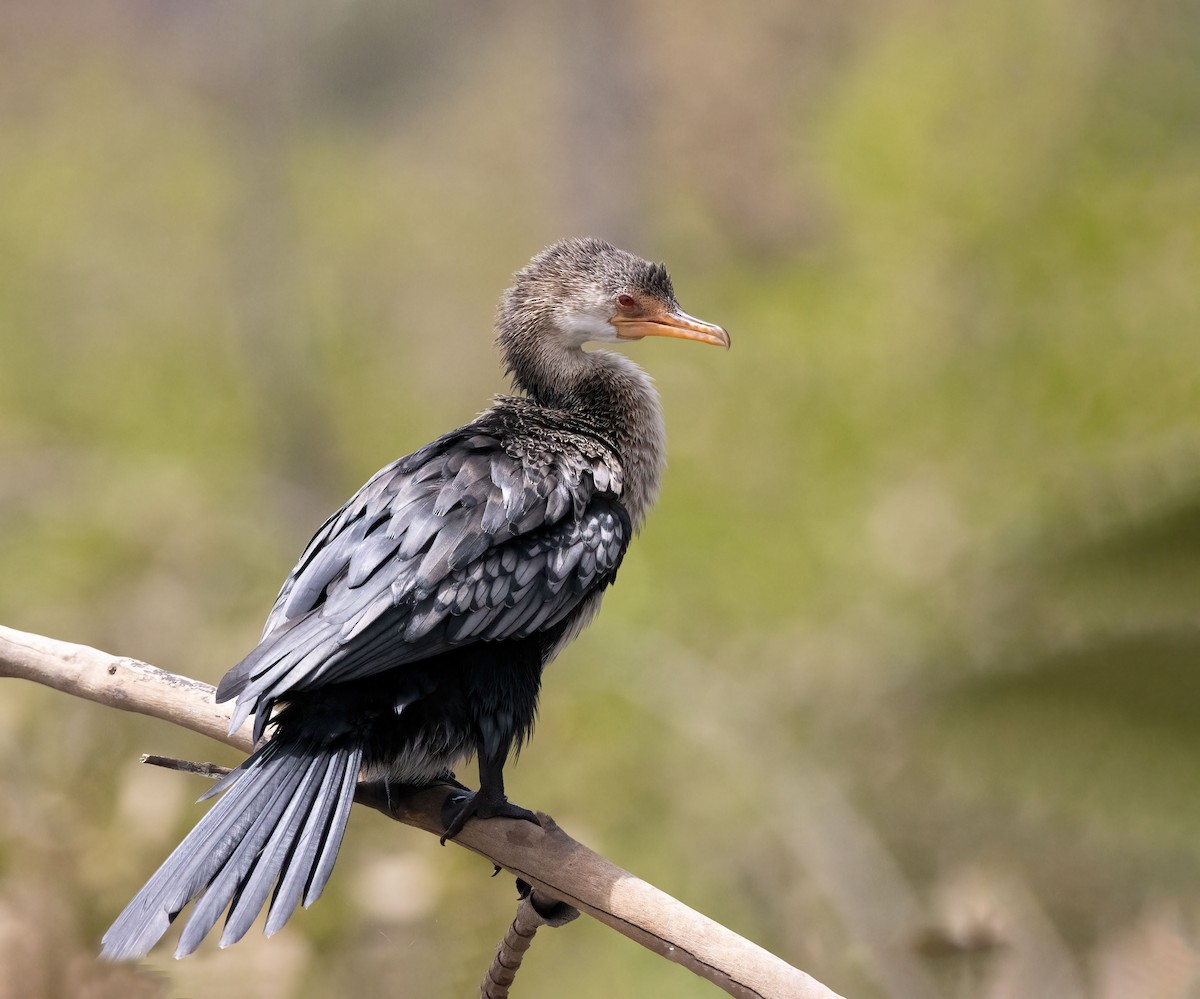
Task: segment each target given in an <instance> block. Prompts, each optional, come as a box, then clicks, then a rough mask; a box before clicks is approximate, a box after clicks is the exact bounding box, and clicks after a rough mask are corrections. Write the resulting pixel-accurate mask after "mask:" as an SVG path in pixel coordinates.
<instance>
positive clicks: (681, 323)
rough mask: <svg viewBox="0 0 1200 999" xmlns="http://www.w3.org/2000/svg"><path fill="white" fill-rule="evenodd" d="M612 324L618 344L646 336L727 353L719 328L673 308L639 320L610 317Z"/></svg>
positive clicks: (727, 346)
mask: <svg viewBox="0 0 1200 999" xmlns="http://www.w3.org/2000/svg"><path fill="white" fill-rule="evenodd" d="M612 324H613V326H615V327H616V329H617V336H618V337H619V338H620V339H622V340H640V339H642V337H647V336H674V337H679V338H680V339H683V340H698V341H700V343H711V344H713V345H715V346H717V347H724V348H725V349H726V350H728V349H729V334H728V333H726V332H725V330H724V329H722V328H721V327H720V326H714V325H713V324H712V323H706V322H703V321H702V320H700V319H696V318H695V317H694V316H689V315H688V314H687V313H686V312H684V311H683V310H682V309H680V308H679V307H678V306H676V307H675V308H673V309H666V308H664V309H660V310H659V311H656V312H651V313H649V314H643V315H640V316H625V315H621V314H620V313H618V314H617V315H615V316H613V318H612Z"/></svg>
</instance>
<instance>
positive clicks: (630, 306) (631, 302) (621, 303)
mask: <svg viewBox="0 0 1200 999" xmlns="http://www.w3.org/2000/svg"><path fill="white" fill-rule="evenodd" d="M617 308H618V309H620V310H621V311H622V312H633V310H634V309H636V308H637V299H636V298H634V297H633V296H632V295H618V296H617Z"/></svg>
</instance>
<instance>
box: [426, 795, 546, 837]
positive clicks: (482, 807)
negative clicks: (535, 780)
mask: <svg viewBox="0 0 1200 999" xmlns="http://www.w3.org/2000/svg"><path fill="white" fill-rule="evenodd" d="M470 818H479V819H495V818H505V819H523V820H524V821H526V822H532V823H533V824H534V825H535V826H540V825H541V824H542V823H541V820H540V819H539V818H538V817H537V816H536V815H535V814H534V813H533V812H531V811H530V810H529V809H528V808H522V807H521V806H520V805H514V804H513V803H512V802H511V801H509V800H508V799H507V798H506V797H505V796H504V795H502V794H501V795H494V794H487V793H486V792H484V791H475V792H474V793H472V794H452V795H450V797H449V798H447V799H446V804H445V805H443V806H442V821H443V822H444V823H445V824H446V831H445V832H443V833H442V836H441V843H442V846H445V845H446V840H448V839H454V837H455V836H457V835H458V834H459V833H460V832H462V828H463V826H465V825H466V824H467V820H468V819H470Z"/></svg>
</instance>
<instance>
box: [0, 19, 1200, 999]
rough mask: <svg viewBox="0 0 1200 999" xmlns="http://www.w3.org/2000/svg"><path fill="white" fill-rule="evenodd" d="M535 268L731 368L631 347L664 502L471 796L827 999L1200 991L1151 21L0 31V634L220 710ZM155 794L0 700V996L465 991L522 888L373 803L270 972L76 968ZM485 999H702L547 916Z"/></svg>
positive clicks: (1173, 343)
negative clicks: (599, 255)
mask: <svg viewBox="0 0 1200 999" xmlns="http://www.w3.org/2000/svg"><path fill="white" fill-rule="evenodd" d="M576 232H592V233H595V234H597V235H602V236H607V237H609V238H612V239H614V240H616V241H619V242H621V243H623V244H625V245H628V246H629V247H630V248H632V249H635V250H638V251H640V252H642V253H644V254H646V255H649V256H653V257H656V258H661V259H664V260H666V261H667V262H668V263H669V264H670V266H671V268H672V271H673V274H674V277H675V281H676V286H677V289H678V291H679V294H680V298H681V301H682V302H683V304H684V306H685V308H687V309H689V310H690V311H692V312H694V313H696V314H697V315H701V316H704V317H706V318H709V319H711V320H713V321H716V322H720V323H722V324H725V325H726V326H728V328H729V329H730V330H731V332H732V335H733V341H734V349H733V350H732V351H731V352H730V353H729V354H728V355H722V354H720V353H718V352H715V351H707V350H703V349H701V348H698V347H692V346H682V345H680V344H677V343H670V342H663V343H649V344H645V345H642V346H639V347H637V348H635V349H636V356H637V359H638V361H639V362H641V363H642V364H644V365H645V367H647V368H648V369H649V370H651V371H652V372H653V374H654V375H655V377H656V378H657V380H658V384H659V386H660V388H661V391H662V394H663V397H664V402H665V407H666V410H667V415H668V423H669V429H670V436H671V467H670V472H669V477H668V480H667V484H666V489H665V493H664V495H663V498H662V501H661V504H660V506H659V508H658V509H657V510H656V511H655V513H654V515H653V517H652V519H651V521H650V523H649V525H648V527H647V529H646V531H645V532H644V534H643V537H642V538H640V539H639V541H638V543H637V545H636V546H635V548H634V549H633V550H632V552H631V554H630V557H629V558H628V560H627V561H626V563H625V567H624V568H623V569H622V574H621V576H622V578H621V581H620V585H618V586H617V587H616V589H615V590H614V591H613V593H612V594H611V595H610V596H609V598H608V600H607V604H606V607H605V612H604V613H603V614H602V615H601V617H600V619H599V621H598V622H597V623H596V624H595V625H594V626H593V627H592V628H591V629H590V631H589V632H588V633H587V634H586V635H585V637H584V638H583V639H582V640H581V641H580V642H578V643H577V644H576V645H575V646H574V647H573V648H572V649H571V650H570V651H569V652H568V653H567V654H565V655H564V656H563V657H562V658H561V659H560V660H559V661H558V663H556V664H555V666H554V667H553V668H552V670H551V672H550V674H549V675H548V678H547V686H546V690H545V696H544V700H543V707H542V721H541V723H540V727H539V731H538V733H537V735H536V737H535V739H534V741H533V743H532V745H531V746H530V747H529V749H528V750H527V751H526V753H525V754H524V756H523V758H522V759H521V761H520V764H519V766H517V767H515V768H512V769H511V771H510V789H511V793H512V795H513V797H514V799H515V800H517V801H520V802H522V803H523V804H526V805H528V806H534V807H539V808H543V809H546V810H547V811H550V812H552V813H553V814H554V815H555V816H556V817H557V818H558V819H559V820H560V821H561V822H562V823H563V824H564V825H566V826H567V828H569V829H570V830H572V831H573V832H575V833H576V834H578V835H580V836H581V837H582V838H584V839H585V840H587V841H588V842H589V843H590V844H591V845H593V846H595V847H596V848H598V849H600V850H601V851H602V852H604V853H606V854H607V855H609V856H610V857H612V858H613V859H614V860H616V861H617V862H618V863H621V864H622V865H624V866H626V867H629V868H630V869H632V870H634V871H635V872H637V873H638V874H640V875H642V876H643V877H646V878H648V879H649V880H651V881H653V882H655V883H656V884H658V885H659V886H661V887H662V888H664V889H666V890H668V891H671V892H673V893H675V894H677V895H678V896H680V897H681V898H682V899H684V900H685V901H687V902H689V903H690V904H692V905H694V906H696V907H698V908H700V909H702V910H703V911H705V912H707V913H708V914H710V915H711V916H713V917H714V918H716V919H718V920H720V921H722V922H724V923H726V924H728V925H730V926H731V927H733V928H734V929H736V930H738V931H740V932H742V933H744V934H746V935H748V936H750V937H751V938H753V939H755V940H757V941H758V942H760V943H762V944H763V945H764V946H766V947H768V948H770V949H772V950H774V951H776V952H778V953H779V954H781V955H782V956H783V957H785V958H787V959H788V960H789V961H792V962H794V963H796V964H798V965H800V966H802V967H804V968H806V969H807V970H809V971H811V972H812V973H814V974H816V975H817V976H818V977H820V978H822V979H824V980H825V981H827V982H828V983H829V984H830V985H831V986H833V987H834V988H836V989H837V990H838V991H840V992H843V993H845V994H847V995H854V996H857V997H864V996H865V997H871V996H879V997H910V996H911V997H925V996H937V995H942V996H988V997H995V999H1008V997H1038V996H1047V997H1051V996H1052V997H1074V996H1100V997H1112V999H1116V997H1122V999H1123V997H1130V996H1155V997H1164V999H1165V997H1175V996H1185V995H1194V994H1195V991H1196V989H1197V988H1200V956H1198V954H1197V950H1196V944H1197V938H1198V935H1200V792H1198V789H1200V726H1198V725H1197V715H1198V714H1200V628H1198V624H1200V293H1198V291H1197V288H1198V287H1200V281H1198V275H1200V13H1198V8H1197V7H1196V5H1195V4H1191V3H1187V2H1185V0H1153V2H1150V3H1144V4H1128V3H1123V2H1120V0H1092V2H1086V3H1085V2H1083V0H1057V2H1051V0H1040V2H1039V0H963V2H960V3H955V4H923V3H916V2H911V0H910V2H905V0H898V2H893V3H875V4H868V3H851V4H842V5H829V4H815V3H784V2H768V3H760V4H755V5H736V4H718V3H707V2H702V3H687V4H685V3H663V4H657V5H644V6H638V5H635V4H632V3H618V4H605V3H601V2H598V0H590V2H585V0H580V2H578V3H575V4H567V5H544V4H535V3H520V2H515V3H507V4H496V3H485V4H467V5H464V4H430V3H414V2H404V3H396V2H386V0H352V2H349V3H342V4H332V5H331V4H318V3H312V2H298V3H284V2H280V0H275V2H271V0H268V2H265V3H256V4H244V3H234V2H229V0H216V2H211V3H210V2H205V3H201V4H195V3H162V2H158V0H155V2H150V0H142V2H136V0H116V2H112V3H93V4H87V3H65V2H55V3H43V4H9V5H7V6H5V7H4V9H3V10H2V11H0V566H2V567H3V571H2V572H0V620H2V621H3V622H4V623H5V624H8V625H12V626H15V627H19V628H24V629H27V630H33V631H41V632H44V633H46V634H49V635H52V636H54V637H56V638H62V639H68V640H76V641H81V642H86V643H89V644H93V645H96V646H99V647H101V648H104V649H106V650H109V651H112V652H118V653H124V654H129V655H134V656H138V657H141V658H144V659H147V660H150V661H152V662H155V663H158V664H161V665H163V666H165V667H168V668H172V669H176V670H179V671H181V672H185V673H188V674H191V675H194V676H197V677H201V678H204V679H207V680H209V681H213V682H215V681H216V680H217V678H218V677H219V676H220V675H221V673H222V672H223V671H224V670H225V669H226V668H227V667H228V666H229V665H231V664H232V663H233V662H235V661H236V660H237V659H238V658H240V656H241V655H242V654H243V653H244V652H245V651H246V650H247V649H248V648H249V647H250V646H252V644H253V643H254V641H255V639H256V637H257V633H258V629H259V627H260V623H261V620H262V618H263V617H264V615H265V612H266V610H267V608H268V607H269V605H270V602H271V600H272V598H273V596H274V593H275V590H276V588H277V586H278V584H279V582H280V581H281V580H282V578H283V576H284V574H285V573H286V572H287V570H288V569H289V568H290V567H291V565H292V563H293V561H294V559H295V557H296V555H297V554H298V553H299V551H300V549H301V547H302V545H303V544H304V542H305V541H306V540H307V538H308V536H309V534H310V533H311V531H312V530H313V529H314V528H315V526H316V525H317V524H318V523H320V521H321V519H322V518H323V517H324V516H325V515H326V514H327V513H328V512H329V511H331V510H332V509H333V508H335V507H336V506H337V505H338V504H339V503H340V502H341V501H342V500H343V499H344V498H345V497H346V496H347V495H348V494H349V493H350V492H351V491H352V490H353V489H354V488H356V487H357V486H358V485H359V484H360V482H361V481H363V480H364V479H365V478H366V476H367V475H369V474H370V473H371V472H373V471H374V470H375V469H376V468H377V467H379V466H380V465H382V464H383V463H385V462H386V461H389V460H390V459H391V458H393V457H395V456H397V455H398V454H401V453H404V452H406V451H408V450H411V449H412V448H414V447H416V446H418V445H420V444H422V443H424V442H425V441H426V440H428V439H430V438H431V437H432V436H434V435H435V434H437V433H439V432H441V431H443V430H445V429H447V428H449V427H451V426H453V425H456V424H457V423H459V422H462V421H463V420H465V419H467V418H469V417H470V416H471V415H472V414H473V413H474V412H475V411H476V410H477V409H478V408H480V407H481V406H482V405H483V404H484V402H485V400H486V399H487V397H488V396H489V395H490V394H491V393H493V392H495V391H498V390H500V389H501V388H502V382H501V379H500V377H499V374H498V372H497V368H496V363H495V358H494V355H493V353H492V351H491V349H490V346H489V339H490V337H489V323H490V317H491V313H492V309H493V307H494V302H495V299H496V296H497V295H498V294H499V292H500V291H501V289H502V288H503V287H504V285H505V283H506V281H507V278H508V275H509V274H510V273H511V271H512V270H514V269H515V268H516V267H518V266H520V265H521V264H522V263H523V262H524V261H525V260H526V259H527V258H528V257H529V256H530V255H531V254H532V253H533V252H535V251H536V250H537V249H538V248H539V247H541V246H542V245H543V244H545V243H547V242H550V241H552V240H553V239H555V238H558V237H559V236H561V235H565V234H568V233H576ZM632 352H633V351H631V353H632ZM141 751H158V752H165V753H170V754H174V755H181V756H190V757H192V758H200V759H208V758H214V757H215V758H217V759H218V760H221V761H224V762H229V761H230V757H229V755H228V753H227V752H225V751H223V750H221V749H219V748H217V747H214V746H212V745H211V744H208V743H206V742H204V741H203V740H201V739H199V738H198V737H197V738H193V737H190V736H188V735H186V734H184V733H181V732H178V731H175V730H172V729H170V728H168V727H165V726H163V725H162V724H160V723H155V722H152V721H148V720H145V719H139V718H135V717H132V716H129V717H126V716H121V715H118V714H116V713H114V712H112V711H108V710H104V709H101V708H99V707H95V706H92V705H88V704H83V703H78V702H75V701H72V700H70V699H68V698H65V697H63V696H61V695H57V694H53V693H50V692H47V691H43V690H39V689H34V688H32V687H29V686H22V685H20V684H17V683H15V682H11V681H10V682H8V683H6V684H5V685H4V688H3V698H2V699H0V801H2V802H3V806H2V808H0V967H2V968H3V970H4V974H3V975H0V996H2V997H5V999H8V997H17V996H20V997H22V999H39V997H51V996H71V997H77V996H87V997H95V999H101V997H109V996H113V997H116V996H121V997H125V996H134V997H141V996H145V997H152V996H178V995H188V996H195V997H200V996H218V995H219V996H227V997H232V999H238V997H242V996H246V997H249V996H254V997H259V999H293V997H294V999H309V997H317V996H328V995H342V994H353V995H355V996H357V997H360V999H370V997H374V996H385V995H386V996H389V997H396V996H414V997H416V996H420V997H437V996H451V995H465V994H470V993H471V990H472V989H473V988H474V987H475V983H476V982H477V980H478V979H479V977H480V976H481V974H482V972H483V970H484V968H485V967H486V963H487V961H488V959H489V957H490V953H491V949H492V947H493V946H494V944H495V942H496V940H497V939H498V938H499V935H500V933H501V932H502V930H503V927H504V926H505V925H506V923H507V920H508V919H509V918H510V913H511V906H512V902H513V892H512V891H511V887H510V886H509V885H506V884H503V883H501V882H502V879H501V880H497V881H491V880H489V878H488V875H489V874H490V869H488V868H486V867H485V866H484V865H483V864H481V862H480V861H479V860H478V859H477V858H473V857H471V856H468V855H466V854H465V853H463V852H461V851H458V850H455V849H447V850H440V849H438V848H437V846H436V844H435V843H434V842H433V841H432V840H431V839H430V838H429V837H428V836H423V835H420V834H418V833H415V832H411V831H410V832H405V831H404V830H403V829H397V828H396V827H394V826H393V825H392V824H390V823H388V822H386V821H384V820H382V819H380V818H378V817H373V816H372V815H369V814H366V813H364V814H356V815H355V817H354V819H353V821H352V824H351V829H350V832H349V835H348V837H347V841H346V844H345V846H344V848H343V855H342V859H341V862H340V864H339V868H338V871H337V873H336V875H335V876H334V878H333V881H332V883H331V886H330V889H329V890H328V892H327V893H326V895H325V897H324V898H322V900H321V901H320V903H319V904H318V905H317V906H315V907H314V908H313V909H312V910H311V911H309V912H306V913H302V914H300V915H298V916H297V917H296V918H295V919H294V920H293V921H292V923H291V924H289V926H288V927H287V929H286V930H285V931H284V932H282V933H280V934H279V935H278V936H276V937H275V938H274V939H272V940H270V941H265V940H263V939H262V938H261V936H259V935H257V934H252V935H251V937H248V938H247V939H246V940H245V941H244V942H242V943H241V944H239V945H237V946H236V947H234V948H232V949H230V950H228V951H224V952H221V951H218V950H217V949H216V948H215V946H211V945H210V946H208V947H207V948H206V949H204V950H203V951H202V952H201V953H200V954H198V955H197V956H196V957H194V958H190V959H188V960H187V961H184V962H180V963H178V964H176V963H174V962H172V961H171V960H170V958H169V954H170V950H171V946H170V945H169V944H168V945H165V946H163V947H161V948H160V949H159V951H157V952H156V953H155V955H153V956H152V958H151V959H150V960H149V961H147V962H145V964H144V965H143V966H141V968H129V967H117V968H114V967H108V966H101V965H99V964H97V963H96V962H95V961H94V959H93V955H94V954H95V952H96V949H97V943H98V939H99V936H100V934H101V933H102V931H103V929H104V928H105V926H106V925H107V924H108V922H109V920H110V919H111V918H112V917H113V916H114V915H115V914H116V913H117V912H118V911H119V910H120V908H121V907H122V906H123V905H124V904H125V902H126V901H127V899H128V898H129V896H130V895H131V893H132V892H133V891H134V890H136V888H137V887H138V886H139V885H140V884H141V883H142V881H143V879H144V878H145V877H146V876H147V875H148V874H149V873H150V871H151V870H152V869H153V868H154V867H155V866H156V865H157V864H158V862H159V861H160V860H161V859H162V857H163V856H165V854H166V853H167V851H168V850H169V849H170V848H171V847H172V846H173V845H174V843H175V842H176V841H177V839H178V838H179V837H180V836H181V835H182V834H183V833H184V832H185V831H186V829H187V828H189V827H190V825H191V824H192V823H193V822H194V820H195V819H196V817H197V815H198V814H199V809H198V808H197V807H195V806H193V805H191V804H190V801H191V799H192V798H193V797H195V795H196V794H198V793H199V791H200V788H199V787H197V786H193V785H192V784H191V783H189V779H188V778H185V777H181V776H179V775H175V774H170V773H156V772H151V771H148V770H147V769H146V768H140V767H138V766H137V765H136V763H135V760H136V758H137V754H138V753H139V752H141ZM518 984H519V986H520V987H521V994H522V995H529V996H558V995H565V994H570V995H572V996H577V997H581V999H582V997H589V996H597V997H598V996H613V995H645V996H656V997H673V996H680V997H682V996H694V995H695V996H698V995H707V994H710V993H714V990H713V989H712V988H711V987H709V986H706V985H705V984H703V983H701V982H699V981H698V980H696V979H693V978H692V977H691V976H689V975H687V974H686V973H685V972H683V971H681V970H679V969H678V968H676V967H674V966H672V965H670V964H668V963H667V962H664V961H662V960H660V959H658V958H655V957H653V956H651V955H649V954H646V953H643V952H641V951H639V949H638V948H636V947H635V946H633V945H632V944H629V943H628V942H626V941H624V940H622V939H620V938H617V937H616V936H614V935H613V934H611V933H609V932H607V931H605V930H603V929H601V928H600V927H598V926H595V925H588V924H587V921H582V922H581V923H577V924H574V925H572V926H571V927H570V928H569V929H565V930H562V931H559V932H555V933H547V934H546V935H545V938H544V939H542V938H541V937H539V940H538V943H537V946H536V947H535V949H534V951H533V954H532V956H531V957H530V959H529V961H528V962H527V967H526V968H525V969H524V970H523V972H522V976H521V979H520V980H519V982H518ZM714 994H715V993H714Z"/></svg>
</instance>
